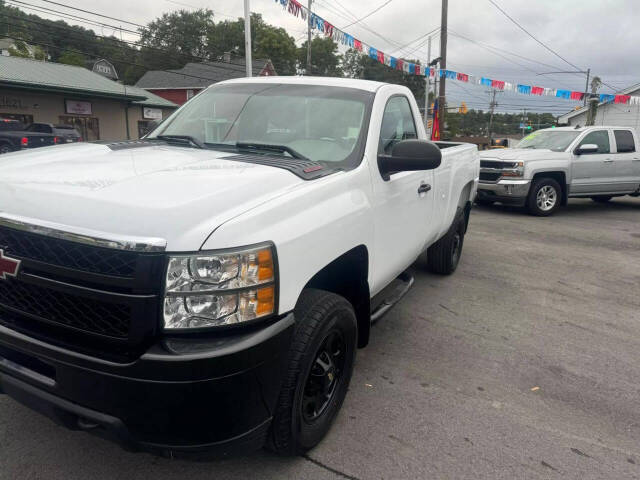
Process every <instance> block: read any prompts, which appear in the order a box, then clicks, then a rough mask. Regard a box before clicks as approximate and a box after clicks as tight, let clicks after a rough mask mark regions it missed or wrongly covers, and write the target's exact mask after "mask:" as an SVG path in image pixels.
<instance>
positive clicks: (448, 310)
mask: <svg viewBox="0 0 640 480" xmlns="http://www.w3.org/2000/svg"><path fill="white" fill-rule="evenodd" d="M438 305H440V307H442V308H444V309H445V310H446V311H447V312H449V313H453V314H454V315H455V316H456V317H457V316H458V314H457V313H456V312H454V311H453V310H451V309H450V308H449V307H447V306H446V305H443V304H441V303H439V304H438Z"/></svg>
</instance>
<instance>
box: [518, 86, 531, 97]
mask: <svg viewBox="0 0 640 480" xmlns="http://www.w3.org/2000/svg"><path fill="white" fill-rule="evenodd" d="M518 93H524V94H525V95H531V85H518Z"/></svg>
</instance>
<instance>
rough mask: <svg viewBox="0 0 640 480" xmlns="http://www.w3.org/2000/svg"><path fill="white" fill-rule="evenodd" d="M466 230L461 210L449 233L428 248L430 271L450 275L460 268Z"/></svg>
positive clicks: (428, 266)
mask: <svg viewBox="0 0 640 480" xmlns="http://www.w3.org/2000/svg"><path fill="white" fill-rule="evenodd" d="M465 230H466V221H465V218H464V213H463V212H462V210H459V213H458V215H456V219H455V220H454V221H453V225H451V228H450V229H449V231H448V232H447V234H446V235H445V236H444V237H442V238H441V239H440V240H438V241H437V242H436V243H434V244H433V245H431V246H430V247H429V248H428V249H427V252H426V255H427V269H428V270H429V271H430V272H433V273H438V274H440V275H450V274H452V273H453V272H454V271H455V270H456V268H458V263H459V262H460V257H461V256H462V246H463V245H464V234H465Z"/></svg>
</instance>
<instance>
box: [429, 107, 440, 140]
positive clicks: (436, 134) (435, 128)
mask: <svg viewBox="0 0 640 480" xmlns="http://www.w3.org/2000/svg"><path fill="white" fill-rule="evenodd" d="M431 140H440V118H439V116H438V99H437V98H436V101H435V102H434V103H433V125H432V126H431Z"/></svg>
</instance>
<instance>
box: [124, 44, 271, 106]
mask: <svg viewBox="0 0 640 480" xmlns="http://www.w3.org/2000/svg"><path fill="white" fill-rule="evenodd" d="M245 74H246V71H245V62H244V59H236V60H231V59H230V58H229V56H226V57H225V58H224V59H223V61H220V62H204V63H187V64H186V65H185V66H184V67H182V68H180V69H177V70H150V71H148V72H146V73H145V74H144V75H143V76H142V77H141V78H140V80H138V83H136V87H140V88H144V89H145V90H147V91H149V92H151V93H153V94H155V95H158V96H159V97H162V98H164V99H166V100H169V101H171V102H173V103H176V104H178V105H182V104H183V103H185V102H186V101H187V100H189V99H190V98H191V97H193V96H194V95H196V94H197V93H198V92H200V91H201V90H203V89H204V88H207V87H208V86H209V85H212V84H214V83H218V82H221V81H223V80H229V79H232V78H240V77H244V76H245ZM276 74H277V73H276V70H275V68H274V66H273V63H271V60H254V61H253V75H254V76H256V77H257V76H265V75H269V76H272V75H276Z"/></svg>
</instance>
